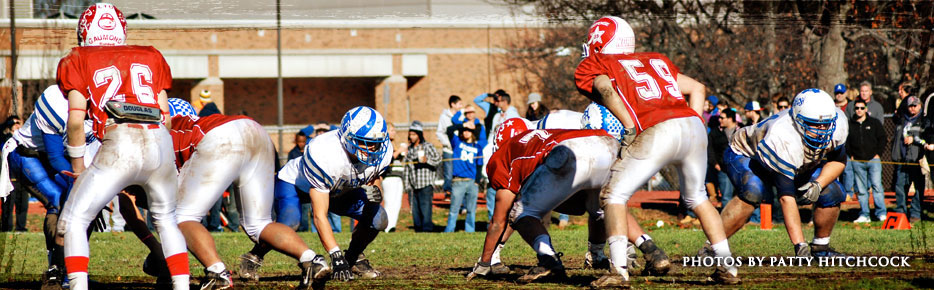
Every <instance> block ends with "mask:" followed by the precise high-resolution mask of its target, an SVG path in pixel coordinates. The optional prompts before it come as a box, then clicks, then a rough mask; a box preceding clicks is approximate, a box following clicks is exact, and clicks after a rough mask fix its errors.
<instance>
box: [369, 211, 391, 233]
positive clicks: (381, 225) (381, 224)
mask: <svg viewBox="0 0 934 290" xmlns="http://www.w3.org/2000/svg"><path fill="white" fill-rule="evenodd" d="M388 226H389V215H387V214H386V210H385V209H383V207H380V208H379V211H378V212H376V214H375V215H373V223H372V224H371V225H370V227H372V228H373V229H375V230H377V231H382V230H386V227H388Z"/></svg>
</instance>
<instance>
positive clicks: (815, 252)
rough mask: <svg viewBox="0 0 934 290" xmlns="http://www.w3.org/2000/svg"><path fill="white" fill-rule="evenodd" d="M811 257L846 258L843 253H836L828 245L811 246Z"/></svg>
mask: <svg viewBox="0 0 934 290" xmlns="http://www.w3.org/2000/svg"><path fill="white" fill-rule="evenodd" d="M810 248H811V256H814V257H846V256H847V255H846V254H844V253H840V252H837V250H834V249H833V248H831V247H830V245H815V244H811V245H810Z"/></svg>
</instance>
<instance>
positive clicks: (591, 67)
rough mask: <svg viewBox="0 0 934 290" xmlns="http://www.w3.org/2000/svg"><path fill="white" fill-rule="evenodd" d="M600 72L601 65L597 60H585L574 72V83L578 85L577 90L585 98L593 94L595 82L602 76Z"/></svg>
mask: <svg viewBox="0 0 934 290" xmlns="http://www.w3.org/2000/svg"><path fill="white" fill-rule="evenodd" d="M600 72H601V69H600V65H599V63H597V60H596V59H594V58H593V57H587V58H584V60H582V61H581V62H580V64H578V65H577V69H576V70H574V83H575V84H576V85H577V90H578V91H579V92H580V93H581V94H583V95H585V96H590V95H591V94H593V80H594V78H596V77H597V76H599V75H600V74H602V73H600Z"/></svg>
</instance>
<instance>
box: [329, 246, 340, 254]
mask: <svg viewBox="0 0 934 290" xmlns="http://www.w3.org/2000/svg"><path fill="white" fill-rule="evenodd" d="M340 250H341V248H340V247H334V248H333V249H330V250H328V254H333V253H337V252H338V251H340Z"/></svg>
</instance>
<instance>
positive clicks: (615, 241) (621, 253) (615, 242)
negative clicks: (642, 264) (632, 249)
mask: <svg viewBox="0 0 934 290" xmlns="http://www.w3.org/2000/svg"><path fill="white" fill-rule="evenodd" d="M606 243H607V245H609V246H610V257H609V258H610V265H611V266H613V269H614V270H616V272H617V273H619V274H620V275H622V276H623V278H625V279H626V281H629V270H628V269H626V266H627V265H629V261H627V259H629V254H628V253H626V245H628V244H629V241H627V238H626V236H612V237H609V238H607V239H606Z"/></svg>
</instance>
